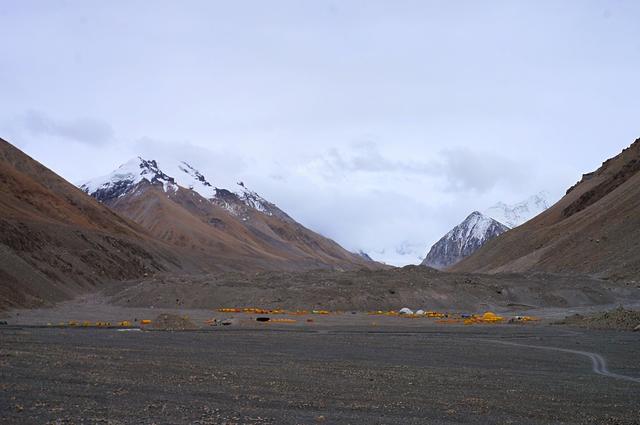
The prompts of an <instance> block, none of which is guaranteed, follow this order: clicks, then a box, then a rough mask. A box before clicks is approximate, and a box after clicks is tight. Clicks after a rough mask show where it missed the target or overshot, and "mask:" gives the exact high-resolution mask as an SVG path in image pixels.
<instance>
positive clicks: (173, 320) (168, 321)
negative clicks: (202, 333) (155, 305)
mask: <svg viewBox="0 0 640 425" xmlns="http://www.w3.org/2000/svg"><path fill="white" fill-rule="evenodd" d="M152 327H153V328H154V329H158V330H166V331H185V330H193V329H197V328H198V327H197V326H196V325H195V323H193V322H192V321H191V320H190V319H189V318H188V317H187V316H178V315H175V314H161V315H159V316H158V317H156V318H155V320H154V321H153V322H152Z"/></svg>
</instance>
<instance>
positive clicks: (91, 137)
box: [21, 110, 113, 146]
mask: <svg viewBox="0 0 640 425" xmlns="http://www.w3.org/2000/svg"><path fill="white" fill-rule="evenodd" d="M21 123H22V126H23V127H24V129H25V130H27V131H28V132H30V133H31V134H32V135H34V136H42V135H45V136H53V137H59V138H62V139H69V140H73V141H76V142H80V143H85V144H88V145H94V146H99V145H104V144H106V143H107V142H109V141H111V140H113V129H112V128H111V126H110V125H109V124H108V123H106V122H104V121H101V120H98V119H94V118H88V117H81V118H75V119H73V120H56V119H53V118H51V117H49V116H48V115H46V114H45V113H43V112H41V111H36V110H29V111H27V112H26V113H25V114H24V115H23V116H22V117H21Z"/></svg>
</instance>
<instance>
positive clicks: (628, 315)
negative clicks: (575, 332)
mask: <svg viewBox="0 0 640 425" xmlns="http://www.w3.org/2000/svg"><path fill="white" fill-rule="evenodd" d="M556 324H560V325H572V326H580V327H585V328H589V329H619V330H627V331H640V311H639V310H628V309H625V308H624V307H618V308H615V309H613V310H610V311H605V312H599V313H595V314H589V315H586V316H585V315H582V314H573V315H571V316H567V317H566V318H565V319H563V320H560V321H558V322H556Z"/></svg>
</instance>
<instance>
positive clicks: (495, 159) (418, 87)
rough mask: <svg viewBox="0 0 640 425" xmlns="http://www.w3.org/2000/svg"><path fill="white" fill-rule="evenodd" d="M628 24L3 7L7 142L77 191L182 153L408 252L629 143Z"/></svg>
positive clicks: (223, 180) (324, 12)
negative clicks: (133, 164) (121, 169)
mask: <svg viewBox="0 0 640 425" xmlns="http://www.w3.org/2000/svg"><path fill="white" fill-rule="evenodd" d="M639 22H640V2H638V1H634V0H631V1H587V0H581V1H555V0H554V1H540V0H535V1H530V2H525V1H504V2H501V1H492V2H489V1H484V2H482V1H468V2H466V1H432V2H430V1H398V0H393V1H392V0H388V1H373V0H367V1H355V0H354V1H348V0H339V1H338V0H336V1H263V0H256V1H231V2H229V1H226V2H223V1H201V2H198V1H179V2H178V1H173V2H161V1H151V0H148V1H131V0H126V1H124V0H123V1H113V0H112V1H88V0H82V1H54V0H47V1H41V2H34V1H28V0H21V1H11V0H0V94H1V95H0V96H1V97H0V99H1V100H0V136H1V137H3V138H5V139H7V140H8V141H10V142H12V143H14V144H15V145H17V146H18V147H20V148H21V149H23V150H24V151H25V152H27V153H28V154H30V155H31V156H32V157H34V158H36V159H37V160H39V161H40V162H42V163H43V164H45V165H47V166H48V167H50V168H52V169H53V170H54V171H56V172H58V173H59V174H60V175H62V176H63V177H65V178H67V179H68V180H70V181H72V182H74V183H78V182H81V181H83V180H85V179H89V178H91V177H95V176H96V175H102V174H106V173H108V172H110V171H111V170H112V169H114V168H116V167H117V166H118V165H119V164H121V163H123V162H126V161H127V160H128V159H130V158H131V157H133V156H135V155H138V154H140V155H143V156H145V157H148V158H157V159H159V160H160V163H162V159H163V158H165V159H167V158H171V157H175V158H180V159H184V160H186V161H188V162H191V163H193V165H195V166H196V167H197V168H199V169H201V171H202V172H203V173H204V174H205V175H207V176H208V177H209V179H210V180H211V181H212V182H213V183H214V184H216V185H219V186H223V187H224V186H228V185H230V184H232V183H233V182H235V181H237V180H243V181H244V182H245V183H246V184H247V186H249V187H250V188H252V189H253V190H256V191H258V192H259V193H260V194H262V195H263V196H264V197H266V198H267V199H269V200H271V201H272V202H274V203H276V204H277V205H279V206H280V207H281V208H282V209H283V210H285V211H286V212H288V213H289V214H290V215H292V216H293V217H294V218H296V219H297V220H298V221H300V222H301V223H303V224H304V225H306V226H307V227H310V228H312V229H314V230H316V231H319V232H321V233H323V234H324V235H326V236H329V237H331V238H333V239H335V240H336V241H338V242H339V243H341V244H342V245H343V246H345V247H346V248H348V249H351V250H358V249H363V250H365V251H366V252H368V253H370V255H371V256H372V257H374V258H375V259H379V260H384V261H388V262H391V263H396V264H404V263H407V262H418V258H417V256H419V255H424V254H425V253H426V251H427V249H428V247H429V246H430V245H431V244H432V243H433V242H435V241H436V240H437V239H439V238H440V237H441V236H442V235H443V234H444V233H446V232H447V231H448V230H449V229H450V228H451V227H452V226H454V225H455V224H457V223H458V222H460V221H461V220H463V219H464V218H465V217H466V216H467V215H468V214H469V213H470V212H472V211H473V210H483V209H485V208H487V207H489V206H491V205H493V204H495V203H496V202H497V201H504V202H508V203H509V202H517V201H520V200H522V199H524V198H526V197H528V196H529V195H531V194H534V193H536V192H539V191H541V190H547V191H549V192H550V193H551V196H552V197H553V198H554V199H553V200H556V199H558V198H559V197H560V196H561V195H562V194H563V193H564V191H565V190H566V189H567V188H568V187H569V186H570V185H572V184H573V183H575V181H576V180H578V179H579V178H580V176H581V174H582V173H584V172H589V171H592V170H594V169H595V168H597V167H598V166H599V165H600V164H601V162H602V161H603V160H605V159H607V158H609V157H611V156H614V155H616V154H617V153H619V152H620V151H621V150H622V149H623V148H624V147H626V146H628V145H629V144H631V143H632V142H633V140H634V139H636V138H637V137H640V78H639V77H640V25H639V24H638V23H639Z"/></svg>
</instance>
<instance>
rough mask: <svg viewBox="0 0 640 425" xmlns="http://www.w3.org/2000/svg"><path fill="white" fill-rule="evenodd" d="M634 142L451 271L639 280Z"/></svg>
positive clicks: (639, 182)
mask: <svg viewBox="0 0 640 425" xmlns="http://www.w3.org/2000/svg"><path fill="white" fill-rule="evenodd" d="M639 171H640V139H638V140H636V141H635V142H634V143H633V144H632V145H631V146H630V147H629V148H627V149H625V150H624V151H623V152H622V153H621V154H619V155H618V156H616V157H614V158H611V159H609V160H607V161H606V162H604V163H603V164H602V166H601V167H600V168H599V169H598V170H597V171H595V172H593V173H589V174H585V175H584V176H583V178H582V180H581V181H580V182H578V183H577V184H576V185H575V186H573V187H572V188H570V189H569V190H568V191H567V194H566V195H565V196H564V197H563V198H562V199H561V200H560V201H559V202H558V203H556V204H555V205H553V206H552V207H551V208H549V209H548V210H547V211H545V212H543V213H542V214H540V215H539V216H537V217H536V218H534V219H533V220H531V221H529V222H527V223H525V224H524V225H522V226H520V227H518V228H516V229H514V230H512V231H509V232H508V233H505V234H504V235H502V236H500V237H498V238H496V239H494V240H492V241H491V242H489V243H487V244H486V245H485V246H484V247H483V248H482V249H480V250H479V251H478V252H476V253H475V254H474V255H472V256H471V257H469V258H467V259H465V260H464V261H462V262H460V263H459V264H457V265H456V266H454V267H452V268H451V270H452V271H478V272H490V273H495V272H506V271H529V270H540V271H548V272H557V273H588V274H593V275H597V276H602V277H607V278H612V279H625V280H628V279H632V280H637V279H640V172H639Z"/></svg>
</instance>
